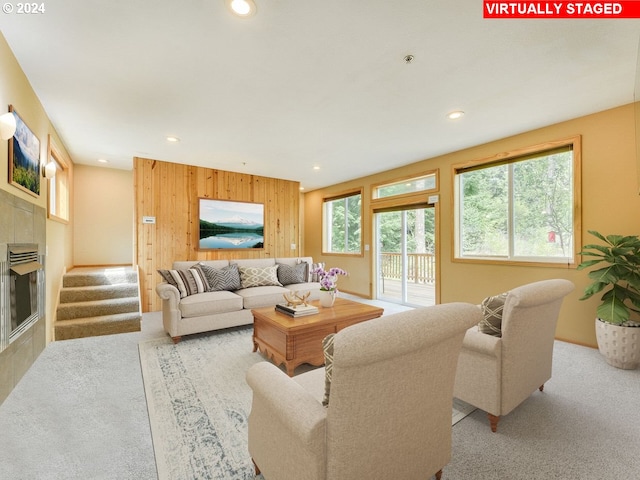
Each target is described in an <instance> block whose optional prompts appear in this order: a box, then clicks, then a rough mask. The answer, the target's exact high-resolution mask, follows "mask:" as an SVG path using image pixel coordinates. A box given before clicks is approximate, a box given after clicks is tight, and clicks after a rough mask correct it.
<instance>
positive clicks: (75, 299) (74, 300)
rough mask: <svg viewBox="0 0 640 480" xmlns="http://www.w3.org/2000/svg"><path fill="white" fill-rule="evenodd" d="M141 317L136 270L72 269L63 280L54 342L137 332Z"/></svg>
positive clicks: (131, 268) (128, 268)
mask: <svg viewBox="0 0 640 480" xmlns="http://www.w3.org/2000/svg"><path fill="white" fill-rule="evenodd" d="M141 316H142V313H141V310H140V290H139V282H138V270H137V268H136V267H131V266H128V267H104V268H89V267H82V268H74V269H73V270H71V271H69V272H68V273H66V274H65V275H64V277H63V279H62V288H61V290H60V298H59V302H58V307H57V309H56V321H55V323H54V331H55V339H56V340H68V339H71V338H83V337H92V336H98V335H111V334H114V333H125V332H136V331H139V330H140V318H141Z"/></svg>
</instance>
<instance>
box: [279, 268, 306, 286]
mask: <svg viewBox="0 0 640 480" xmlns="http://www.w3.org/2000/svg"><path fill="white" fill-rule="evenodd" d="M308 269H309V264H308V263H306V262H305V263H298V264H297V265H286V264H284V263H279V264H278V281H279V282H280V283H281V284H282V285H290V284H292V283H302V282H306V281H307V278H308V275H309V274H308Z"/></svg>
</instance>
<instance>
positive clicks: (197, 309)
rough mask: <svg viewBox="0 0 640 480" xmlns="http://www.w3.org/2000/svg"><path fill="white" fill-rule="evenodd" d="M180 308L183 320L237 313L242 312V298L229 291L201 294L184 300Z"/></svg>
mask: <svg viewBox="0 0 640 480" xmlns="http://www.w3.org/2000/svg"><path fill="white" fill-rule="evenodd" d="M178 308H179V309H180V312H181V313H182V317H183V318H188V317H199V316H202V315H214V314H216V313H227V312H236V311H239V310H242V297H239V296H238V295H236V294H234V293H232V292H227V291H220V292H205V293H199V294H197V295H191V296H190V297H186V298H184V299H182V300H181V301H180V305H179V307H178Z"/></svg>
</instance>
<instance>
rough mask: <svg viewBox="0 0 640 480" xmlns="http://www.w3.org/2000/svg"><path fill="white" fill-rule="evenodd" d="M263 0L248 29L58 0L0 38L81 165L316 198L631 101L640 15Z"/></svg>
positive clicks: (98, 2)
mask: <svg viewBox="0 0 640 480" xmlns="http://www.w3.org/2000/svg"><path fill="white" fill-rule="evenodd" d="M255 2H256V4H257V8H258V11H257V14H256V15H254V16H252V17H250V18H245V19H242V18H237V17H234V16H232V15H231V13H230V12H229V10H228V9H227V8H226V4H225V2H224V0H182V1H176V0H171V1H169V0H56V1H55V2H46V3H45V7H46V11H45V12H44V13H41V14H31V15H18V14H16V13H13V14H0V29H1V31H2V34H3V35H4V36H5V38H6V40H7V41H8V43H9V45H10V47H11V49H12V51H13V52H14V54H15V56H16V58H17V59H18V62H19V63H20V65H21V67H22V69H23V70H24V72H25V74H26V76H27V78H28V79H29V81H30V82H31V85H32V87H33V89H34V90H35V92H36V94H37V95H38V97H39V99H40V101H41V102H42V104H43V106H44V108H45V110H46V112H47V114H48V115H49V118H50V119H51V121H52V123H53V125H54V127H55V128H56V130H57V132H58V134H59V136H60V137H61V139H62V141H63V142H64V144H65V146H66V148H67V150H68V151H69V153H70V155H71V158H72V159H73V161H74V162H75V163H80V164H87V165H95V166H98V165H101V164H98V163H97V160H98V159H103V160H107V161H108V163H107V164H105V166H107V167H109V168H122V169H131V168H132V158H133V157H134V156H140V157H145V158H153V159H157V160H164V161H170V162H177V163H185V164H190V165H198V166H205V167H208V168H216V169H221V170H229V171H235V172H243V173H250V174H255V175H262V176H268V177H277V178H284V179H288V180H294V181H300V182H301V185H302V186H303V187H305V190H306V191H309V190H312V189H315V188H319V187H323V186H327V185H331V184H335V183H339V182H342V181H345V180H349V179H353V178H356V177H360V176H364V175H368V174H372V173H376V172H380V171H384V170H388V169H391V168H394V167H398V166H402V165H406V164H410V163H414V162H416V161H419V160H423V159H426V158H430V157H433V156H437V155H440V154H444V153H448V152H452V151H457V150H460V149H463V148H466V147H470V146H474V145H478V144H481V143H485V142H489V141H492V140H496V139H499V138H504V137H506V136H510V135H513V134H517V133H520V132H524V131H528V130H531V129H535V128H538V127H541V126H545V125H550V124H553V123H556V122H561V121H565V120H568V119H571V118H576V117H579V116H583V115H586V114H589V113H594V112H598V111H602V110H606V109H608V108H611V107H616V106H619V105H624V104H628V103H631V102H633V101H634V85H635V76H636V64H637V56H638V41H639V36H640V20H557V19H556V20H533V19H526V20H485V19H483V18H482V1H481V0H456V1H451V0H440V1H434V0H394V1H387V0H369V1H365V0H350V1H345V0H340V1H338V0H323V1H311V0H255ZM409 54H411V55H413V56H414V59H413V61H412V62H411V63H406V62H405V60H404V58H405V56H406V55H409ZM14 107H15V108H16V110H18V112H19V111H20V105H14ZM452 110H463V111H465V112H466V114H465V115H464V117H462V118H461V119H459V120H457V121H452V120H449V119H448V118H447V116H446V115H447V113H448V112H450V111H452ZM25 120H26V121H27V123H28V119H25ZM168 135H175V136H177V137H179V138H180V142H177V143H173V144H172V143H169V142H167V141H166V137H167V136H168ZM314 167H316V169H314Z"/></svg>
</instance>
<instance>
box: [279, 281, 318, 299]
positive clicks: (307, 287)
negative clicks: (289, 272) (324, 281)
mask: <svg viewBox="0 0 640 480" xmlns="http://www.w3.org/2000/svg"><path fill="white" fill-rule="evenodd" d="M286 288H287V289H288V290H289V291H291V292H298V293H301V294H305V293H307V292H310V293H311V295H309V298H308V300H318V299H319V298H320V284H319V283H318V282H304V283H291V284H289V285H287V287H286Z"/></svg>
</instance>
